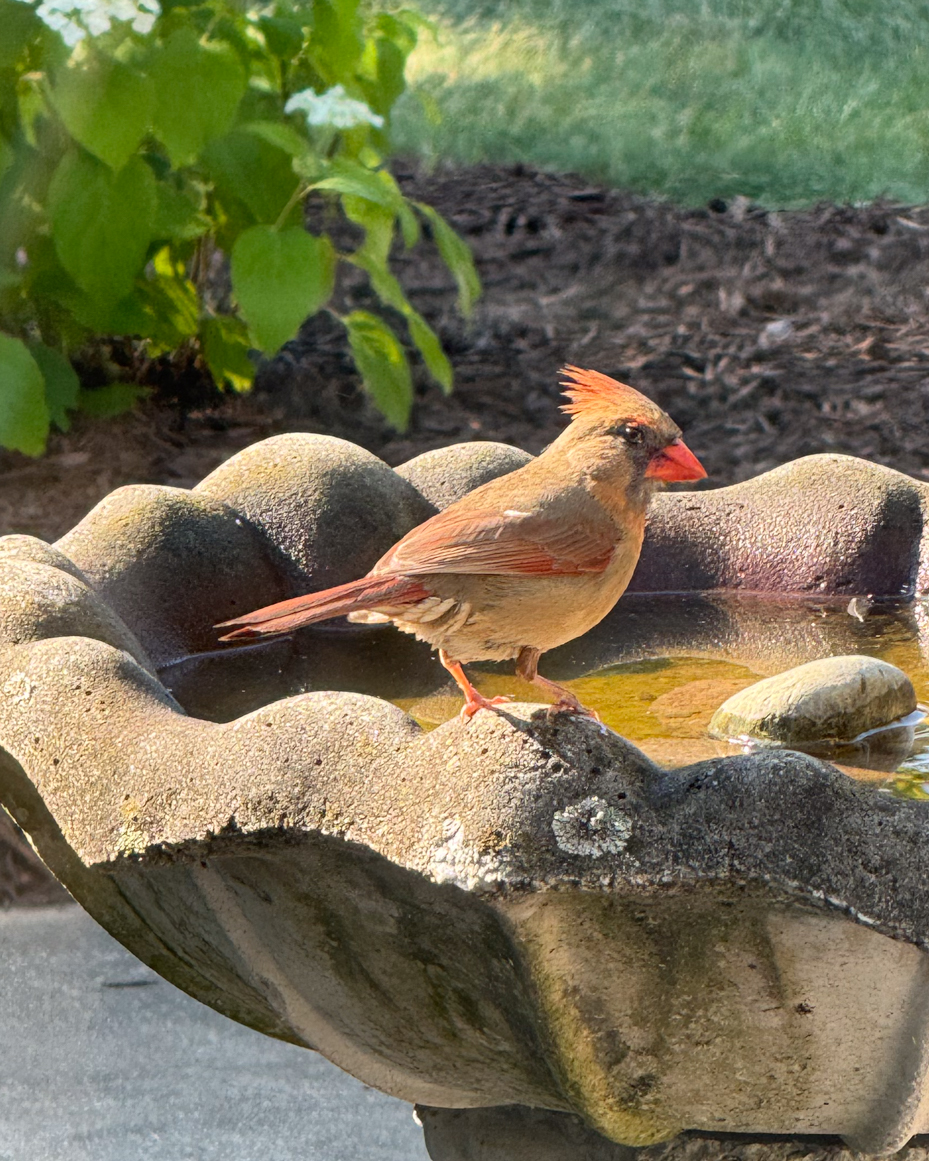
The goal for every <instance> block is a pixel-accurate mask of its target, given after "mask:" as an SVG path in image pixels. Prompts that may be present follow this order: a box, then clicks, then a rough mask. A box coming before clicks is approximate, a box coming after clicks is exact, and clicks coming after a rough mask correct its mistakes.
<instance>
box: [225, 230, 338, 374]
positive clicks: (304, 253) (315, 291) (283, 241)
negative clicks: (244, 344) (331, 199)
mask: <svg viewBox="0 0 929 1161" xmlns="http://www.w3.org/2000/svg"><path fill="white" fill-rule="evenodd" d="M334 274H335V251H334V250H333V248H332V243H331V242H330V241H329V239H328V238H326V237H323V238H317V237H316V236H315V235H313V234H308V233H306V231H305V230H303V229H302V228H301V227H300V226H293V227H291V228H290V229H287V230H280V231H277V230H274V229H273V228H272V227H271V226H252V228H251V229H249V230H246V231H245V232H244V233H243V234H241V235H240V236H239V238H238V240H237V242H236V244H235V246H234V247H233V249H232V289H233V293H234V294H235V297H236V300H237V301H238V303H239V307H240V309H241V311H242V315H243V316H244V318H245V321H246V322H247V323H248V326H249V331H250V333H251V335H252V337H253V338H254V340H255V345H256V346H257V347H260V348H261V350H263V351H265V352H267V353H268V354H272V353H273V352H274V351H276V350H277V349H278V348H279V347H281V346H283V344H284V343H286V342H287V340H288V339H292V338H293V337H294V335H295V334H296V333H297V331H298V329H299V327H300V324H301V323H302V322H303V320H304V319H305V318H307V317H308V316H309V315H311V314H315V313H316V311H317V310H319V308H320V307H321V306H322V305H323V304H324V303H325V302H326V301H327V300H328V298H329V296H330V295H331V294H332V287H333V281H334Z"/></svg>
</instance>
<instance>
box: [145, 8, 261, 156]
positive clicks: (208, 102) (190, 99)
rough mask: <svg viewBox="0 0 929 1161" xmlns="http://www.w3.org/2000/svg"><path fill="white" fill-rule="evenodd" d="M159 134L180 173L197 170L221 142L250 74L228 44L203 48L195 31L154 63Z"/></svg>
mask: <svg viewBox="0 0 929 1161" xmlns="http://www.w3.org/2000/svg"><path fill="white" fill-rule="evenodd" d="M149 73H150V76H151V78H152V81H153V83H154V85H155V92H156V94H157V99H156V103H155V116H154V131H155V136H156V137H157V138H158V139H159V140H160V141H161V142H162V144H163V145H164V147H165V149H167V151H168V155H169V156H170V158H171V161H172V164H173V165H174V166H175V168H180V167H181V166H184V165H192V164H193V162H194V161H196V159H197V157H198V156H199V154H200V152H201V150H202V149H203V147H204V146H205V145H206V144H207V142H209V141H212V140H213V139H214V138H216V137H221V136H222V135H223V134H224V133H225V132H226V130H227V129H228V128H229V126H230V125H231V124H232V120H233V118H234V117H235V112H236V109H237V108H238V104H239V101H240V100H241V99H242V94H243V93H244V92H245V72H244V70H243V68H242V65H241V64H240V63H239V59H238V57H237V56H236V54H235V52H234V51H233V50H232V49H231V48H230V47H229V46H228V45H226V44H222V43H210V44H201V43H200V41H199V40H198V39H197V35H196V33H195V32H194V31H193V29H190V28H179V29H178V30H177V31H176V32H173V33H172V34H171V35H170V36H169V37H168V39H167V40H166V41H165V43H164V45H163V46H162V47H161V48H160V49H159V50H158V52H157V53H156V54H155V55H154V57H153V59H152V64H151V68H150V70H149Z"/></svg>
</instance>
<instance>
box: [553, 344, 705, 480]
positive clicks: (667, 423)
mask: <svg viewBox="0 0 929 1161" xmlns="http://www.w3.org/2000/svg"><path fill="white" fill-rule="evenodd" d="M562 374H564V375H566V376H567V377H568V378H567V381H565V382H563V383H562V386H563V387H564V388H565V394H566V395H567V397H568V399H569V402H568V403H565V404H564V405H563V406H562V408H561V410H562V411H565V412H567V414H568V415H570V416H571V420H572V422H571V425H570V427H569V428H568V429H567V431H565V432H564V433H563V434H562V436H561V440H564V441H565V442H566V443H567V444H568V445H569V446H570V448H571V451H572V452H573V453H574V455H579V456H581V457H582V458H583V461H584V462H585V464H586V466H587V469H588V471H589V474H590V475H591V476H592V477H594V478H595V479H601V480H603V482H604V483H607V482H610V483H615V484H616V485H621V486H624V487H626V488H637V487H641V488H642V489H643V490H644V491H646V492H647V491H651V489H652V487H653V486H654V485H657V484H658V483H660V482H662V481H665V482H674V481H677V480H702V479H703V478H704V477H705V476H706V471H705V470H704V467H703V465H702V464H701V463H700V461H699V460H698V459H697V457H696V456H695V455H694V454H693V452H692V451H691V450H690V448H689V447H688V446H687V445H686V444H685V443H684V441H683V440H682V439H681V429H680V428H679V427H678V426H677V424H676V423H675V422H674V420H673V419H672V418H671V416H670V415H668V414H667V412H665V411H662V410H661V408H660V407H659V406H658V405H657V404H656V403H653V402H652V401H651V399H647V398H646V397H645V396H644V395H642V394H641V393H640V392H639V391H636V390H635V388H634V387H629V386H627V385H626V384H625V383H620V382H618V381H617V380H616V379H611V378H610V377H609V376H608V375H601V374H600V372H599V371H584V370H582V369H581V368H580V367H571V366H568V367H564V368H563V369H562ZM561 440H559V442H561ZM572 458H573V456H572Z"/></svg>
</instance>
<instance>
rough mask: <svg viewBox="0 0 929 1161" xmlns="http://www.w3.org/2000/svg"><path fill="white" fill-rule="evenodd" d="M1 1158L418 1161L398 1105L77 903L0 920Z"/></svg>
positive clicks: (408, 1114) (404, 1111)
mask: <svg viewBox="0 0 929 1161" xmlns="http://www.w3.org/2000/svg"><path fill="white" fill-rule="evenodd" d="M0 1043H2V1045H3V1048H2V1051H0V1161H155V1159H157V1161H427V1153H426V1150H425V1147H424V1145H423V1136H422V1130H421V1129H420V1128H419V1127H418V1126H417V1125H416V1123H415V1122H414V1121H413V1116H412V1109H411V1107H410V1105H408V1104H404V1103H403V1102H401V1101H397V1100H393V1099H391V1098H390V1097H387V1096H384V1095H383V1094H382V1093H379V1092H376V1091H375V1090H374V1089H371V1088H368V1087H367V1086H365V1085H363V1084H361V1083H360V1082H359V1081H356V1080H354V1079H353V1078H352V1077H350V1076H348V1075H347V1074H346V1073H344V1072H341V1071H340V1070H339V1069H337V1068H335V1067H334V1066H333V1065H331V1064H329V1063H328V1062H327V1061H326V1060H324V1059H323V1058H322V1057H321V1056H320V1055H318V1054H317V1053H315V1052H308V1051H307V1050H306V1049H303V1048H297V1047H295V1046H294V1045H291V1044H285V1043H283V1042H281V1041H278V1040H272V1039H271V1038H270V1037H267V1036H262V1035H261V1034H260V1033H259V1032H253V1031H252V1030H251V1029H249V1028H245V1027H243V1026H242V1025H241V1024H236V1023H234V1022H233V1021H232V1020H228V1019H226V1017H224V1016H220V1015H219V1014H218V1013H216V1012H214V1011H213V1010H212V1009H210V1008H207V1007H205V1006H204V1005H202V1004H199V1003H197V1001H196V1000H192V999H190V997H189V996H186V995H184V993H183V992H180V991H178V990H177V988H175V987H173V986H172V985H171V984H169V983H167V982H166V981H165V980H163V979H161V977H159V976H157V975H156V974H155V973H154V972H153V971H151V970H150V969H149V968H147V967H145V966H144V965H143V964H141V963H140V962H139V961H138V960H137V959H135V957H134V956H132V955H130V954H129V952H128V951H126V950H125V949H124V948H122V947H121V946H120V945H119V944H118V943H116V941H115V940H113V939H112V938H111V937H110V936H109V935H107V934H106V932H105V931H104V930H103V929H102V928H101V927H98V926H97V924H96V923H95V922H94V921H93V920H92V919H91V918H90V916H89V915H87V914H86V913H85V912H84V911H82V910H81V909H80V908H79V907H76V906H74V905H73V904H71V905H66V906H64V907H42V908H35V909H30V910H19V911H6V912H0Z"/></svg>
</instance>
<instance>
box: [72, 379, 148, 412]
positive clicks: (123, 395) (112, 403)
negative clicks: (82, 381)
mask: <svg viewBox="0 0 929 1161" xmlns="http://www.w3.org/2000/svg"><path fill="white" fill-rule="evenodd" d="M150 394H151V391H150V389H149V388H148V387H140V386H139V385H138V384H137V383H110V384H108V385H107V386H106V387H94V388H93V389H92V390H90V391H82V392H81V394H80V397H79V398H78V407H79V408H80V409H81V411H83V412H84V414H85V415H90V416H92V417H93V418H94V419H111V418H112V417H113V416H114V415H122V414H124V412H126V411H131V410H132V409H133V407H135V405H136V403H138V401H139V400H140V399H144V398H145V397H146V395H150Z"/></svg>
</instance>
